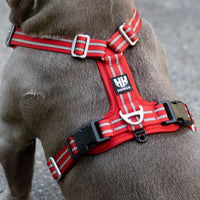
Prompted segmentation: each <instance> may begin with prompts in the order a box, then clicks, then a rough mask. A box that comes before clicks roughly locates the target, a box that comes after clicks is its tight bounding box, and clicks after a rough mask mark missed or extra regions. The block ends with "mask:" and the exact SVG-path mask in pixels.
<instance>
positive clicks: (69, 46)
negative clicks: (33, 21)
mask: <svg viewBox="0 0 200 200" xmlns="http://www.w3.org/2000/svg"><path fill="white" fill-rule="evenodd" d="M141 25H142V21H141V18H140V17H139V14H138V12H137V10H136V9H134V11H133V17H132V19H131V20H129V22H128V23H125V24H123V25H122V26H120V27H119V30H118V31H117V32H116V33H115V34H114V35H113V36H112V37H111V38H110V39H109V40H108V41H103V40H96V39H91V38H90V37H89V36H88V35H82V34H79V35H77V36H76V37H75V38H74V39H70V38H67V37H65V38H54V39H48V38H38V37H30V36H27V35H25V34H24V33H23V32H22V30H21V29H20V28H16V27H14V26H12V27H11V30H10V33H9V36H8V39H7V42H6V44H7V46H12V47H13V48H15V47H17V46H23V47H28V48H34V49H40V50H45V51H53V52H60V53H65V54H71V55H72V56H73V57H78V58H86V57H93V58H102V59H101V60H99V59H96V62H97V66H98V69H99V71H100V74H101V76H102V79H103V82H104V85H105V88H106V91H107V94H108V97H109V101H110V110H109V112H108V113H107V114H106V115H105V116H104V117H103V118H102V119H100V120H94V121H91V122H90V124H89V125H88V126H86V127H83V128H80V129H78V130H77V131H75V132H74V133H73V134H72V135H71V136H70V137H69V138H68V139H67V140H66V146H64V147H63V149H62V150H61V151H60V152H59V153H58V154H57V155H56V156H55V157H50V158H49V160H48V162H47V165H48V168H49V170H50V172H51V174H52V176H53V177H54V179H55V180H57V181H58V180H60V179H61V177H62V174H64V173H66V172H67V171H68V170H69V169H70V168H71V167H72V166H73V165H74V163H75V162H76V161H77V160H78V159H79V158H80V157H81V156H82V155H84V154H86V153H89V154H99V153H102V152H104V151H107V150H109V149H111V148H113V147H115V146H117V145H118V144H121V143H123V142H125V141H128V140H131V139H133V138H135V139H136V141H138V142H139V143H143V142H145V141H146V140H147V135H148V134H153V133H162V132H174V131H177V130H178V129H179V128H180V126H187V127H189V128H191V129H192V130H193V131H196V126H195V123H194V119H193V117H192V115H191V114H190V112H189V110H188V107H187V106H186V104H184V103H183V102H180V101H173V102H170V101H163V102H148V101H145V100H144V99H143V98H142V97H141V96H140V94H139V93H138V90H137V87H136V85H135V82H134V79H133V75H132V73H131V71H130V68H129V66H128V64H127V61H126V58H125V56H124V55H123V51H124V50H125V49H126V48H127V47H128V46H134V45H135V44H136V43H137V41H138V37H137V34H138V32H139V30H140V27H141Z"/></svg>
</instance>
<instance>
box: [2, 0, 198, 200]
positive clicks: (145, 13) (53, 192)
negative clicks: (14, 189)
mask: <svg viewBox="0 0 200 200" xmlns="http://www.w3.org/2000/svg"><path fill="white" fill-rule="evenodd" d="M135 1H136V7H137V8H138V10H139V12H140V15H141V16H142V17H143V18H145V19H147V20H148V21H150V22H151V24H152V25H153V26H154V28H155V31H156V33H157V35H158V36H159V38H160V40H161V42H162V44H163V46H164V48H165V50H166V52H167V62H168V63H167V64H168V71H169V77H170V80H171V85H172V87H173V88H174V90H175V91H176V92H177V93H178V94H179V96H181V97H182V99H184V100H185V101H186V102H187V103H188V105H189V107H190V110H191V111H192V113H193V115H194V116H195V119H196V123H197V127H200V126H199V125H200V116H199V114H200V107H199V106H200V104H199V103H200V93H199V91H200V64H199V63H200V21H199V20H200V11H199V10H200V1H199V0H190V1H188V0H168V1H159V0H157V1H155V0H142V1H139V0H135ZM8 15H9V9H8V6H7V5H6V3H5V1H4V0H0V68H1V69H2V67H3V65H4V64H5V62H6V61H7V59H8V57H9V55H10V54H11V52H12V50H11V49H8V48H6V47H5V46H4V41H5V38H6V36H7V30H8V27H9V24H10V23H9V21H8ZM37 143H38V144H37V151H36V161H35V172H34V178H33V186H32V193H31V197H32V200H46V199H48V200H58V199H59V200H62V199H63V197H62V196H61V193H60V191H59V187H58V185H57V183H56V182H55V181H53V179H52V177H51V176H50V173H49V172H48V169H47V167H46V161H45V158H44V155H43V150H42V146H41V144H40V142H39V141H37ZM6 185H7V183H6V180H5V177H4V174H3V170H2V168H1V167H0V192H2V191H3V190H4V189H5V188H6Z"/></svg>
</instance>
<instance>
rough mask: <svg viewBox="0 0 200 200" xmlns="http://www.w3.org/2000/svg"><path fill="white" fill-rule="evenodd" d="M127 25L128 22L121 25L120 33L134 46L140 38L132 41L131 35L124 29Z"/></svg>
mask: <svg viewBox="0 0 200 200" xmlns="http://www.w3.org/2000/svg"><path fill="white" fill-rule="evenodd" d="M125 25H126V23H124V24H122V25H121V26H120V27H119V32H120V34H121V35H122V36H123V37H124V39H125V40H126V41H127V42H128V43H129V44H130V45H131V46H134V45H135V44H136V43H137V41H138V38H137V39H136V40H135V41H134V42H132V41H131V39H130V38H129V36H128V35H127V34H126V32H125V31H124V30H123V28H124V26H125Z"/></svg>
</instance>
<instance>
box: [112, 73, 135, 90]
mask: <svg viewBox="0 0 200 200" xmlns="http://www.w3.org/2000/svg"><path fill="white" fill-rule="evenodd" d="M111 81H112V84H113V87H114V89H115V93H116V94H122V93H125V92H130V91H131V90H133V88H132V87H131V84H130V81H129V79H128V76H127V74H124V75H121V76H117V77H114V78H112V79H111Z"/></svg>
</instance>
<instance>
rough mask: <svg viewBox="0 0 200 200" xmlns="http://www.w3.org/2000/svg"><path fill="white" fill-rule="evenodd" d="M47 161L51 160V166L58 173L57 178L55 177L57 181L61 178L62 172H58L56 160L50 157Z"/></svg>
mask: <svg viewBox="0 0 200 200" xmlns="http://www.w3.org/2000/svg"><path fill="white" fill-rule="evenodd" d="M48 161H51V165H53V167H54V168H55V171H56V173H57V174H58V178H57V179H56V180H57V181H58V180H60V179H61V177H62V173H61V172H60V169H59V168H58V166H57V164H56V161H55V160H54V158H53V157H50V158H49V159H48ZM51 165H50V166H49V168H51Z"/></svg>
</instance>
